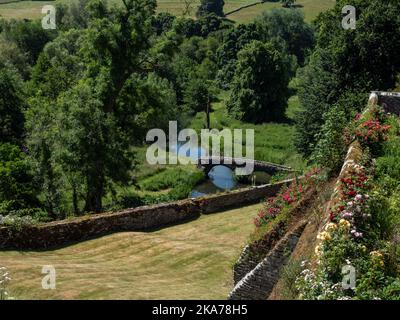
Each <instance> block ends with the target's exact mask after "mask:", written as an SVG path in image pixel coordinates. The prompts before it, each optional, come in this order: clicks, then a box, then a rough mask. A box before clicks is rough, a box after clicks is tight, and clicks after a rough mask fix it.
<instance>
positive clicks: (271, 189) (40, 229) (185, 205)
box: [0, 180, 291, 249]
mask: <svg viewBox="0 0 400 320" xmlns="http://www.w3.org/2000/svg"><path fill="white" fill-rule="evenodd" d="M290 182H291V180H285V181H282V182H279V183H275V184H268V185H263V186H257V187H251V188H245V189H240V190H235V191H232V192H226V193H223V194H217V195H212V196H207V197H203V198H197V199H186V200H181V201H176V202H170V203H163V204H158V205H153V206H143V207H138V208H133V209H126V210H123V211H119V212H114V213H101V214H95V215H90V216H85V217H79V218H73V219H68V220H62V221H56V222H51V223H46V224H41V225H34V226H29V227H24V228H23V229H22V230H16V229H14V228H9V227H2V228H0V249H46V248H50V247H57V246H63V245H67V244H69V243H71V242H77V241H82V240H85V239H89V238H93V237H97V236H101V235H105V234H109V233H112V232H118V231H139V230H149V229H152V228H159V227H163V226H166V225H169V224H176V223H180V222H184V221H187V220H190V219H195V218H198V217H199V216H200V215H201V214H207V213H213V212H218V211H222V210H225V209H228V208H231V207H238V206H242V205H245V204H251V203H256V202H258V201H260V200H262V199H265V198H266V197H270V196H273V195H275V194H276V193H277V192H278V191H279V190H280V189H281V188H282V187H283V186H285V185H288V184H289V183H290Z"/></svg>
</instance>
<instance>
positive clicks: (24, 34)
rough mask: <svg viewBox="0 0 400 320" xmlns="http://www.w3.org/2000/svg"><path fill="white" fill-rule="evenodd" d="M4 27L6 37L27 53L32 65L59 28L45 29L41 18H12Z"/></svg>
mask: <svg viewBox="0 0 400 320" xmlns="http://www.w3.org/2000/svg"><path fill="white" fill-rule="evenodd" d="M2 28H3V34H4V36H5V38H6V39H7V40H8V41H11V42H14V43H15V44H16V45H17V46H18V48H19V49H20V50H21V52H22V53H26V54H27V56H28V59H29V63H30V64H31V65H32V64H34V63H35V62H36V59H37V57H38V56H39V54H40V52H41V51H42V50H43V47H44V46H45V44H46V43H48V42H49V41H51V40H52V39H54V38H55V37H56V35H57V30H44V29H43V28H42V25H41V23H40V21H39V20H35V21H30V20H27V21H25V20H18V21H17V20H11V21H10V22H6V23H4V25H3V27H2Z"/></svg>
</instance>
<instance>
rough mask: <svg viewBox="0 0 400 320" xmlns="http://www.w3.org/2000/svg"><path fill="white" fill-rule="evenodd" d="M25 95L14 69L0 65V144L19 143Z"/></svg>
mask: <svg viewBox="0 0 400 320" xmlns="http://www.w3.org/2000/svg"><path fill="white" fill-rule="evenodd" d="M24 99H25V95H24V91H23V87H22V81H21V78H20V77H19V76H18V74H16V72H15V69H14V68H12V67H9V66H3V67H2V66H1V65H0V127H1V130H0V143H4V142H10V143H19V142H20V141H21V139H22V134H23V131H24V116H23V111H24V108H25V106H26V105H25V101H24Z"/></svg>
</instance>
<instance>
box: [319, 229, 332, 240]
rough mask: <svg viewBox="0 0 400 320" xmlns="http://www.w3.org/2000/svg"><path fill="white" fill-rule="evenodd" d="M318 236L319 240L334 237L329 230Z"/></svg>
mask: <svg viewBox="0 0 400 320" xmlns="http://www.w3.org/2000/svg"><path fill="white" fill-rule="evenodd" d="M317 238H318V239H319V240H322V241H329V240H331V239H332V236H331V234H330V233H329V232H327V231H322V232H321V233H320V234H319V235H318V237H317Z"/></svg>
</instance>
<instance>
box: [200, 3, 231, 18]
mask: <svg viewBox="0 0 400 320" xmlns="http://www.w3.org/2000/svg"><path fill="white" fill-rule="evenodd" d="M224 4H225V2H224V0H201V1H200V6H199V8H198V9H197V13H196V15H197V16H198V17H201V16H203V15H206V14H208V13H215V14H216V15H217V16H220V17H223V16H224Z"/></svg>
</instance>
